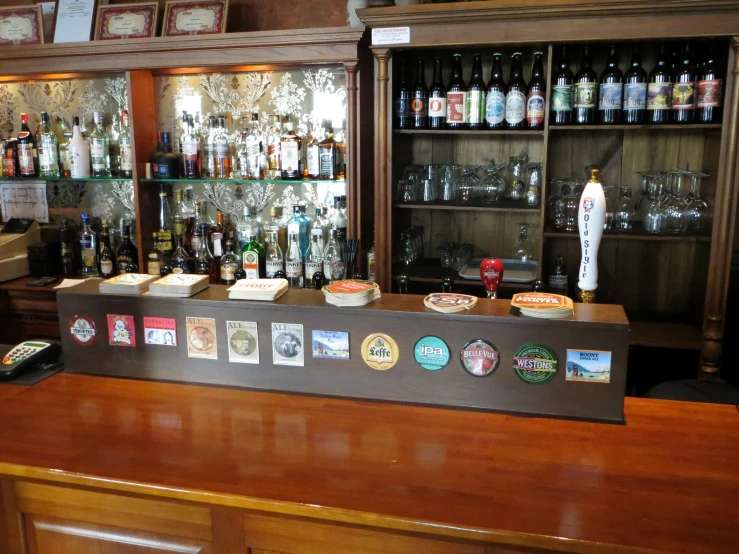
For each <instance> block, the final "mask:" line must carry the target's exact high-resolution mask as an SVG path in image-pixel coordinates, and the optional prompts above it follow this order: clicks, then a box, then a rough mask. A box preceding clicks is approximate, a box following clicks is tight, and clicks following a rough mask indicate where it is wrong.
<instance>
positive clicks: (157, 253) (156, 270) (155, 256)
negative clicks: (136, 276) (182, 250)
mask: <svg viewBox="0 0 739 554" xmlns="http://www.w3.org/2000/svg"><path fill="white" fill-rule="evenodd" d="M151 240H152V243H151V244H152V248H151V252H149V255H148V256H147V257H146V273H148V274H149V275H161V273H162V267H164V265H165V260H164V254H163V253H162V251H161V250H160V249H159V233H152V234H151ZM100 265H101V266H102V265H103V262H102V261H101V262H100Z"/></svg>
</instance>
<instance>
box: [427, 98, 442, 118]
mask: <svg viewBox="0 0 739 554" xmlns="http://www.w3.org/2000/svg"><path fill="white" fill-rule="evenodd" d="M429 117H446V96H432V97H431V98H429Z"/></svg>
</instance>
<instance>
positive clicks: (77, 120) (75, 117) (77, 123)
mask: <svg viewBox="0 0 739 554" xmlns="http://www.w3.org/2000/svg"><path fill="white" fill-rule="evenodd" d="M79 124H80V118H79V117H77V116H74V117H73V118H72V125H77V126H79Z"/></svg>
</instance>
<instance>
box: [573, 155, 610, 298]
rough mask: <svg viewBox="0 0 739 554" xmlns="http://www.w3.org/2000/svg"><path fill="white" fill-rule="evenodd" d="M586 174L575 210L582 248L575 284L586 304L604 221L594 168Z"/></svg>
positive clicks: (592, 287)
mask: <svg viewBox="0 0 739 554" xmlns="http://www.w3.org/2000/svg"><path fill="white" fill-rule="evenodd" d="M590 175H591V176H590V180H589V181H588V184H587V185H585V190H583V191H582V196H581V197H580V209H579V211H578V213H577V223H578V228H579V230H580V248H581V251H582V261H581V262H580V279H579V281H578V283H577V286H578V287H579V288H580V300H581V301H582V302H586V303H589V302H593V300H594V299H595V289H597V288H598V247H599V246H600V239H601V237H602V236H603V227H604V226H605V222H606V197H605V194H603V187H602V186H601V184H600V181H599V180H598V170H597V169H593V170H591V172H590Z"/></svg>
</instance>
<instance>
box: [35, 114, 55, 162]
mask: <svg viewBox="0 0 739 554" xmlns="http://www.w3.org/2000/svg"><path fill="white" fill-rule="evenodd" d="M38 157H39V170H40V175H41V177H59V151H58V142H57V139H56V135H55V134H54V132H53V131H52V130H51V126H50V125H49V114H47V113H46V112H41V130H40V132H39V141H38Z"/></svg>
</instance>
